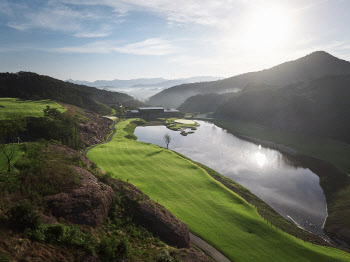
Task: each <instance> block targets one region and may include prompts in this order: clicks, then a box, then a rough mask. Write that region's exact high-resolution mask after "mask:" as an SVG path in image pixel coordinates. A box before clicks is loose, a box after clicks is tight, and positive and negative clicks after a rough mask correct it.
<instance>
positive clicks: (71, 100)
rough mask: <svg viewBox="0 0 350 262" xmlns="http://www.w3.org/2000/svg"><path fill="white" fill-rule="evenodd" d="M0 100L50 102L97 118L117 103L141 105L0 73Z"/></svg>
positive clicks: (39, 78) (49, 80)
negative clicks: (75, 108) (69, 106)
mask: <svg viewBox="0 0 350 262" xmlns="http://www.w3.org/2000/svg"><path fill="white" fill-rule="evenodd" d="M0 97H13V98H21V99H30V100H41V99H51V100H55V101H59V102H63V103H67V104H72V105H75V106H78V107H81V108H85V109H88V110H91V111H94V112H96V113H99V114H110V113H111V112H112V110H111V108H110V106H111V107H112V106H115V105H117V104H118V103H121V104H123V105H124V106H127V107H136V106H138V105H141V104H142V103H141V102H139V101H137V100H135V99H133V98H132V97H131V96H128V95H126V94H122V93H117V92H111V91H105V90H100V89H97V88H94V87H88V86H83V85H76V84H72V83H67V82H64V81H61V80H58V79H55V78H52V77H48V76H43V75H38V74H35V73H31V72H19V73H0Z"/></svg>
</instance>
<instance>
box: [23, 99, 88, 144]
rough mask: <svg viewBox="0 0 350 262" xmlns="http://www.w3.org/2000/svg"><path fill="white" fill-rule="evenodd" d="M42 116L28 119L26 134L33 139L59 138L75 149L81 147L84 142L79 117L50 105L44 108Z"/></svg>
mask: <svg viewBox="0 0 350 262" xmlns="http://www.w3.org/2000/svg"><path fill="white" fill-rule="evenodd" d="M44 114H45V116H44V117H42V118H30V119H28V120H27V132H26V133H25V134H24V135H25V136H27V137H30V138H31V139H47V140H50V139H51V140H52V139H53V140H57V141H60V142H61V143H62V144H64V145H67V146H69V147H71V148H73V149H80V148H82V146H83V143H82V141H81V139H80V136H79V134H78V132H77V123H78V119H77V118H75V117H74V116H69V115H66V114H63V113H60V112H59V111H58V110H57V109H56V108H50V107H49V106H47V107H46V109H44Z"/></svg>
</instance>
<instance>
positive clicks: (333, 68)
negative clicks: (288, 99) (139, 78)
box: [149, 51, 350, 107]
mask: <svg viewBox="0 0 350 262" xmlns="http://www.w3.org/2000/svg"><path fill="white" fill-rule="evenodd" d="M346 74H350V62H348V61H345V60H341V59H338V58H336V57H334V56H332V55H330V54H328V53H326V52H323V51H318V52H314V53H311V54H309V55H307V56H305V57H302V58H299V59H297V60H294V61H290V62H286V63H283V64H280V65H277V66H275V67H272V68H270V69H266V70H262V71H259V72H252V73H246V74H242V75H238V76H234V77H230V78H226V79H223V80H219V81H213V82H204V83H196V84H184V85H180V86H174V87H171V88H169V89H166V90H163V91H162V92H160V93H158V94H156V95H154V96H153V97H151V98H150V99H149V104H151V105H162V106H168V107H178V106H180V105H181V104H182V103H183V102H184V101H185V100H186V99H187V98H189V97H190V96H194V95H197V94H207V93H218V94H220V93H227V92H234V91H237V90H242V89H243V88H245V87H246V86H247V85H248V84H256V86H259V85H269V86H275V87H277V88H279V87H283V86H287V85H290V84H294V83H298V82H305V81H310V80H314V79H318V78H322V77H325V76H332V75H346Z"/></svg>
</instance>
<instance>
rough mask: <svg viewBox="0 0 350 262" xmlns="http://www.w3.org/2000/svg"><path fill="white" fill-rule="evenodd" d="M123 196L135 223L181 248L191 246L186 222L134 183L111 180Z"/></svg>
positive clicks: (123, 203) (125, 206)
mask: <svg viewBox="0 0 350 262" xmlns="http://www.w3.org/2000/svg"><path fill="white" fill-rule="evenodd" d="M109 184H111V186H112V187H113V189H114V190H115V191H116V192H118V193H119V194H120V196H121V198H122V205H123V207H124V210H125V212H126V213H127V215H129V216H131V217H132V219H133V220H134V222H135V223H137V224H139V225H142V226H144V227H145V228H147V229H148V230H150V231H151V232H153V233H154V234H155V235H156V236H158V237H159V238H160V239H161V240H162V241H164V242H165V243H167V244H169V245H172V246H176V247H179V248H188V247H190V236H189V231H188V228H187V226H186V224H185V223H184V222H182V221H181V220H180V219H178V218H177V217H175V216H174V215H173V214H172V213H171V212H170V211H169V210H167V209H166V208H165V207H163V206H162V205H160V204H158V203H156V202H154V201H152V200H151V199H150V198H149V197H148V196H147V195H145V194H144V193H143V192H142V191H141V190H139V189H138V188H137V187H135V186H134V185H132V184H130V183H127V182H124V181H120V180H113V181H112V182H111V181H109Z"/></svg>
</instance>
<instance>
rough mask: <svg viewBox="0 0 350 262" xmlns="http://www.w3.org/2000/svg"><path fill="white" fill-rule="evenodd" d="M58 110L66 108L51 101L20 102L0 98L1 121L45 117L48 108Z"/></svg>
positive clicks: (13, 99)
mask: <svg viewBox="0 0 350 262" xmlns="http://www.w3.org/2000/svg"><path fill="white" fill-rule="evenodd" d="M47 105H48V106H50V107H51V108H57V109H58V110H59V111H60V112H64V111H66V109H65V108H63V107H62V106H60V105H59V104H57V103H55V102H53V101H50V100H39V101H32V100H24V101H23V100H20V99H17V98H0V120H3V119H11V118H14V117H43V116H44V112H43V110H44V109H45V108H46V106H47Z"/></svg>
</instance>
